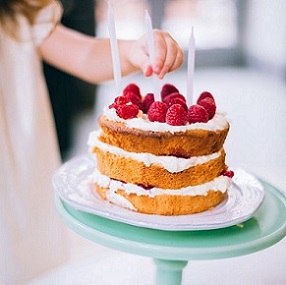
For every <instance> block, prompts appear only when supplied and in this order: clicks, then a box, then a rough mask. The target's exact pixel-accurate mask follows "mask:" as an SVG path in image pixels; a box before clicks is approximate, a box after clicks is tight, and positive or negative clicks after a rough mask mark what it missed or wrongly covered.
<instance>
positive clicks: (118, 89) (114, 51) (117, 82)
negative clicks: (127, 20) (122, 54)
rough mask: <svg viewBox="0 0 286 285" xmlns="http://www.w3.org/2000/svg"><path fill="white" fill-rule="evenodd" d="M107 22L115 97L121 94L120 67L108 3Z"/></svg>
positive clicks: (112, 18) (110, 8)
mask: <svg viewBox="0 0 286 285" xmlns="http://www.w3.org/2000/svg"><path fill="white" fill-rule="evenodd" d="M107 21H108V30H109V37H110V45H111V56H112V64H113V76H114V82H115V92H116V96H118V95H120V94H121V91H122V90H121V67H120V58H119V51H118V43H117V38H116V31H115V21H114V13H113V9H112V6H111V4H110V2H108V12H107Z"/></svg>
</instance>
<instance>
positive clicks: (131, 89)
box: [123, 83, 141, 99]
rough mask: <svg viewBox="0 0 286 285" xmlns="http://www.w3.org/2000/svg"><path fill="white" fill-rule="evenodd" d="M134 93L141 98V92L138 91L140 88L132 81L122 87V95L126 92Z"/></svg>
mask: <svg viewBox="0 0 286 285" xmlns="http://www.w3.org/2000/svg"><path fill="white" fill-rule="evenodd" d="M129 92H131V93H134V94H136V95H137V96H138V97H139V98H140V99H141V92H140V88H139V87H138V86H137V85H136V84H134V83H130V84H129V85H127V86H126V87H125V88H124V89H123V96H124V95H125V94H126V93H129Z"/></svg>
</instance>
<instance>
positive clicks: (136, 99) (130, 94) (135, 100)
mask: <svg viewBox="0 0 286 285" xmlns="http://www.w3.org/2000/svg"><path fill="white" fill-rule="evenodd" d="M123 96H124V97H125V98H126V99H127V100H128V101H130V102H132V103H133V104H135V105H137V106H138V107H139V108H140V109H141V107H142V102H141V97H138V95H137V94H135V93H133V92H126V93H125V94H124V95H123Z"/></svg>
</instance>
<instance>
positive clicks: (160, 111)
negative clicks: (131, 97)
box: [148, 101, 168, 123]
mask: <svg viewBox="0 0 286 285" xmlns="http://www.w3.org/2000/svg"><path fill="white" fill-rule="evenodd" d="M167 109H168V107H167V105H166V104H165V103H164V102H160V101H155V102H153V103H152V104H151V106H150V107H149V110H148V119H149V120H150V121H151V122H160V123H165V121H166V113H167Z"/></svg>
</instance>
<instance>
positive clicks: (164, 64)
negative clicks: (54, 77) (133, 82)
mask: <svg viewBox="0 0 286 285" xmlns="http://www.w3.org/2000/svg"><path fill="white" fill-rule="evenodd" d="M154 42H155V51H156V54H155V64H154V65H153V67H151V66H150V64H149V57H148V53H147V48H146V41H145V37H142V38H140V39H139V40H136V41H133V40H119V41H118V48H119V53H120V61H121V69H122V75H123V76H124V75H126V74H129V73H132V72H135V71H138V70H142V72H143V73H144V75H145V76H150V75H152V73H153V72H154V73H156V74H158V76H159V78H163V76H164V75H165V74H166V73H167V72H170V71H172V70H174V69H177V68H178V67H179V66H180V65H181V64H182V62H183V52H182V50H181V48H180V47H179V45H178V44H177V42H176V41H175V40H174V39H173V38H172V37H171V36H170V35H169V34H168V33H166V32H163V31H159V30H154ZM40 52H41V55H42V57H43V59H44V60H45V61H47V62H48V63H50V64H51V65H54V66H55V67H57V68H59V69H61V70H64V71H66V72H69V73H71V74H72V75H74V76H77V77H79V78H81V79H83V80H86V81H89V82H93V83H97V82H101V81H104V80H109V79H112V78H113V67H112V60H111V50H110V42H109V39H99V38H93V37H89V36H85V35H83V34H80V33H78V32H75V31H73V30H70V29H68V28H65V27H63V26H61V25H59V26H57V27H56V29H55V30H54V31H53V33H52V34H51V35H50V36H49V37H48V38H47V39H46V40H45V41H44V43H43V44H42V46H41V48H40Z"/></svg>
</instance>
